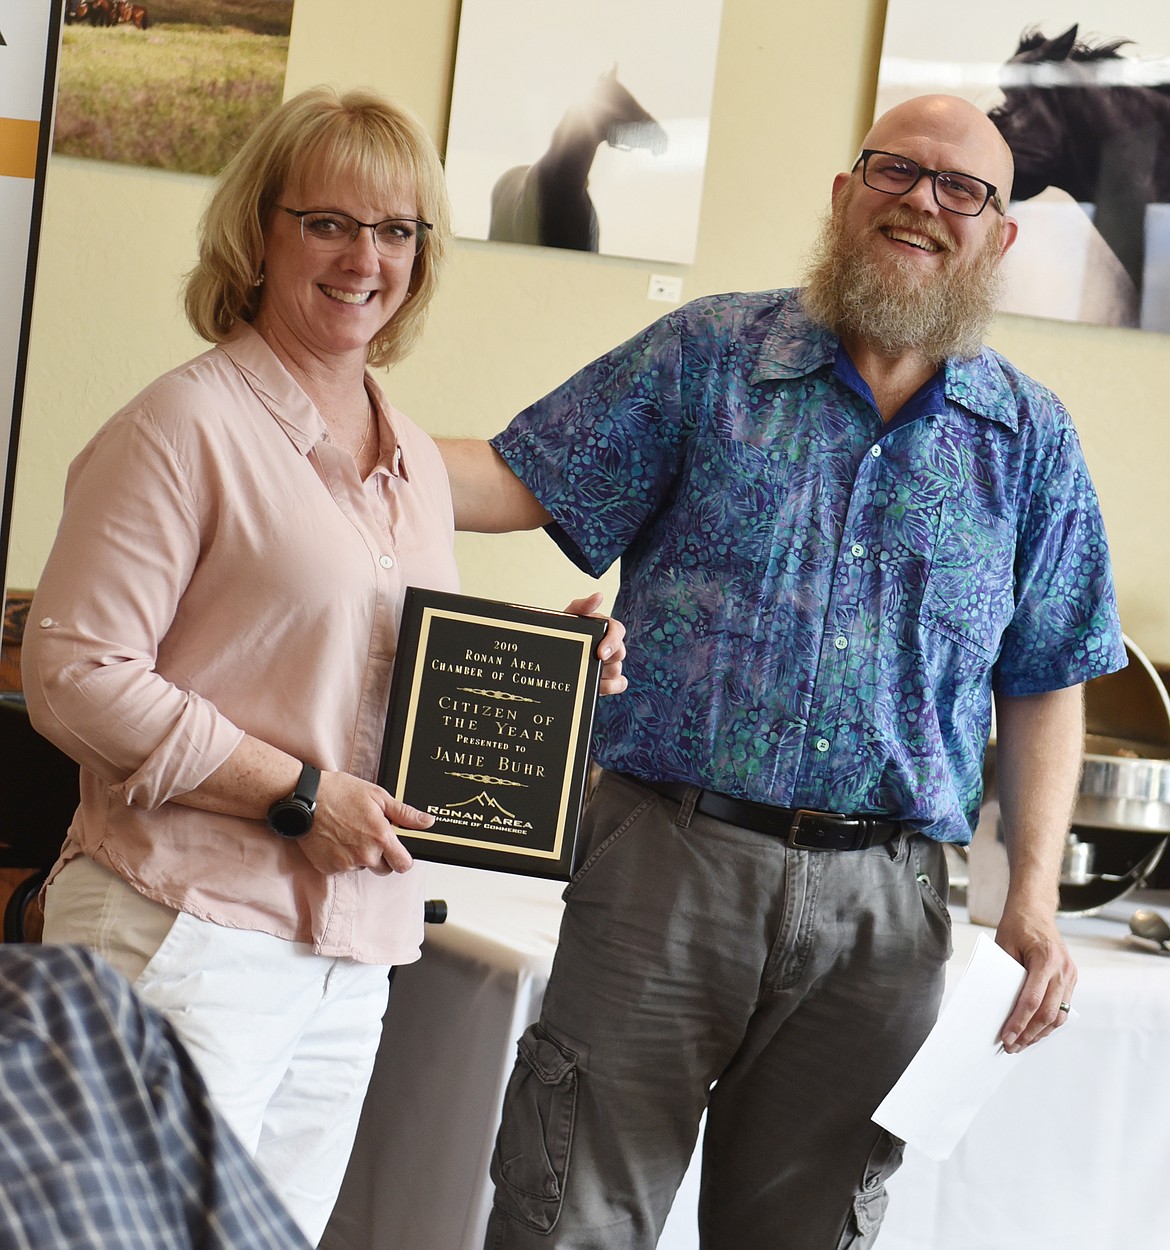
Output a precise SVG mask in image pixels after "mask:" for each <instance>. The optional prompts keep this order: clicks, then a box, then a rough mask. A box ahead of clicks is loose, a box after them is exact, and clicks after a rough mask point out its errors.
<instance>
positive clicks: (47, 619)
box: [41, 616, 57, 629]
mask: <svg viewBox="0 0 1170 1250" xmlns="http://www.w3.org/2000/svg"><path fill="white" fill-rule="evenodd" d="M56 623H57V622H56V621H55V620H53V618H52V617H51V616H42V617H41V628H42V629H52V628H53V626H54V625H56Z"/></svg>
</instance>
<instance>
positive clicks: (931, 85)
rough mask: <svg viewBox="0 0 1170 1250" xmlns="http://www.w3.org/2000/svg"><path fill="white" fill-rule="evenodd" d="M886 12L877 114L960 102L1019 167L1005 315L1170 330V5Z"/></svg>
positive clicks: (1148, 0)
mask: <svg viewBox="0 0 1170 1250" xmlns="http://www.w3.org/2000/svg"><path fill="white" fill-rule="evenodd" d="M937 13H938V10H937V6H936V5H928V3H927V0H890V3H889V7H888V8H887V11H886V26H885V34H884V39H883V44H882V57H881V66H880V73H879V80H878V92H877V102H876V108H875V115H877V114H880V113H882V112H884V111H885V110H886V109H887V108H890V107H892V106H893V105H895V104H897V103H899V102H900V101H901V100H903V99H906V98H908V97H909V96H912V95H919V94H921V93H923V92H930V91H942V92H947V93H950V94H953V95H961V96H964V97H966V98H967V99H969V100H971V101H972V102H973V103H975V104H977V105H978V106H979V107H980V108H982V109H983V110H984V111H985V112H986V113H987V114H988V115H989V116H990V117H991V119H992V121H994V122H995V124H996V126H997V127H998V128H999V130H1000V132H1001V134H1002V135H1003V137H1004V139H1005V140H1006V142H1007V143H1008V145H1009V147H1010V148H1011V151H1012V156H1013V158H1014V160H1015V182H1014V185H1013V188H1012V197H1011V203H1010V205H1009V206H1008V212H1009V213H1010V215H1011V216H1012V217H1014V218H1015V219H1016V220H1017V221H1018V222H1019V223H1020V230H1019V235H1018V237H1017V240H1016V243H1015V245H1014V246H1013V247H1012V249H1011V251H1010V252H1008V254H1007V257H1006V259H1005V263H1004V268H1005V272H1006V275H1007V287H1006V291H1005V296H1004V299H1003V301H1002V302H1001V305H1000V307H1001V309H1002V311H1004V312H1009V313H1018V314H1023V315H1027V316H1036V317H1052V318H1057V319H1060V320H1065V321H1082V322H1089V323H1093V324H1100V325H1115V326H1130V327H1134V328H1138V329H1143V330H1154V331H1160V332H1162V333H1170V5H1167V4H1166V3H1164V0H1092V2H1091V3H1076V2H1074V0H1053V2H1052V3H1050V4H1048V5H1046V6H1044V7H1042V8H1041V7H1036V8H1033V9H1029V6H1028V4H1027V3H1026V2H1025V3H1024V4H1022V5H1021V4H1020V3H1019V0H984V3H982V4H981V5H980V6H979V7H978V9H972V10H970V11H969V13H968V15H967V19H966V21H964V20H963V16H962V14H961V13H955V14H954V15H953V20H949V21H947V22H945V23H939V22H938V21H937V20H935V19H936V18H937Z"/></svg>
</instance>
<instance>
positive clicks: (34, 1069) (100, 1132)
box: [0, 946, 308, 1250]
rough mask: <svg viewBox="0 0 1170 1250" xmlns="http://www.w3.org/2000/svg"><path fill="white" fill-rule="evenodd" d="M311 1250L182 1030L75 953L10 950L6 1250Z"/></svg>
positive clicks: (3, 1019)
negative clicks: (213, 1098)
mask: <svg viewBox="0 0 1170 1250" xmlns="http://www.w3.org/2000/svg"><path fill="white" fill-rule="evenodd" d="M195 1247H198V1248H199V1250H229V1248H230V1250H308V1242H307V1241H306V1240H305V1238H304V1236H303V1235H302V1234H301V1232H300V1231H299V1229H298V1228H297V1226H296V1224H295V1223H294V1222H293V1219H292V1217H291V1216H290V1215H289V1214H288V1213H287V1212H286V1211H285V1209H284V1208H283V1206H282V1205H281V1204H280V1202H279V1201H278V1200H277V1199H276V1198H275V1197H274V1196H273V1194H272V1191H271V1190H270V1189H269V1187H268V1185H267V1183H266V1182H265V1181H264V1179H263V1178H262V1177H261V1175H260V1173H259V1172H258V1171H257V1169H256V1166H255V1164H254V1163H253V1162H252V1160H251V1158H250V1157H249V1156H248V1154H247V1152H246V1151H245V1150H244V1148H243V1146H241V1145H240V1143H239V1142H238V1140H237V1139H236V1138H235V1137H234V1136H233V1135H232V1133H231V1131H230V1129H228V1128H227V1126H226V1125H225V1123H224V1121H223V1120H222V1119H220V1117H219V1115H218V1114H217V1113H216V1112H215V1111H214V1110H213V1109H212V1107H211V1104H210V1102H209V1101H208V1097H207V1093H206V1090H205V1088H204V1086H203V1082H202V1080H201V1079H200V1077H199V1076H198V1074H197V1073H196V1070H195V1068H194V1066H193V1064H192V1062H191V1060H190V1059H189V1058H188V1057H187V1055H186V1053H185V1052H184V1051H183V1049H182V1047H181V1045H180V1044H179V1042H178V1041H177V1040H176V1038H175V1035H174V1034H173V1033H172V1032H171V1029H170V1026H169V1025H168V1024H167V1023H166V1022H165V1021H164V1020H163V1019H162V1018H161V1017H160V1016H159V1015H157V1014H156V1013H155V1012H153V1011H152V1010H151V1009H150V1008H148V1007H146V1006H145V1005H144V1004H142V1003H141V1002H139V1001H138V999H137V998H136V996H135V995H134V993H133V991H132V990H131V988H130V985H129V983H128V982H127V981H126V980H125V979H124V978H122V977H121V976H120V975H119V974H117V973H116V972H114V971H113V970H112V969H111V968H109V967H108V966H107V965H105V964H104V963H102V962H101V961H100V960H99V959H97V958H96V957H95V956H93V955H92V954H90V953H89V952H87V951H84V950H82V949H80V948H78V947H70V946H56V947H54V946H44V947H39V946H0V1250H91V1248H92V1250H193V1248H195Z"/></svg>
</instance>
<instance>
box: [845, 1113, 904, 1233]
mask: <svg viewBox="0 0 1170 1250" xmlns="http://www.w3.org/2000/svg"><path fill="white" fill-rule="evenodd" d="M902 1150H903V1144H902V1141H901V1140H900V1139H899V1138H897V1137H895V1136H894V1135H893V1134H892V1133H889V1132H887V1131H886V1130H885V1129H882V1131H881V1133H880V1134H879V1136H878V1139H877V1142H876V1143H875V1144H874V1148H873V1149H872V1150H871V1151H870V1152H869V1159H868V1161H867V1162H866V1166H865V1178H864V1180H863V1181H862V1188H861V1191H860V1193H858V1194H856V1195H855V1196H854V1199H853V1210H852V1212H851V1218H850V1220H849V1223H848V1226H847V1227H846V1229H845V1235H844V1236H843V1237H842V1239H841V1241H840V1242H839V1243H838V1246H837V1250H864V1247H867V1246H872V1245H873V1244H874V1242H875V1241H876V1240H877V1235H878V1233H879V1232H880V1230H881V1226H882V1218H883V1217H884V1216H885V1213H886V1207H887V1206H888V1205H889V1202H890V1195H889V1192H888V1191H887V1190H886V1181H888V1180H889V1179H890V1177H891V1176H893V1174H894V1173H895V1172H896V1171H897V1170H898V1167H899V1165H900V1164H901V1162H902Z"/></svg>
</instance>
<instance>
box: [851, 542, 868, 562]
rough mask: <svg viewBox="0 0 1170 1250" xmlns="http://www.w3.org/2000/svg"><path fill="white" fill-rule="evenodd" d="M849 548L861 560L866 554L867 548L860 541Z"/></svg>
mask: <svg viewBox="0 0 1170 1250" xmlns="http://www.w3.org/2000/svg"><path fill="white" fill-rule="evenodd" d="M849 550H850V551H851V552H852V553H853V554H854V555H855V556H856V557H857V558H858V559H859V560H860V559H861V557H862V556H863V555H865V548H864V547H863V546H862V545H861V544H860V543H854V544H853V546H852V547H850V548H849Z"/></svg>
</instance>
